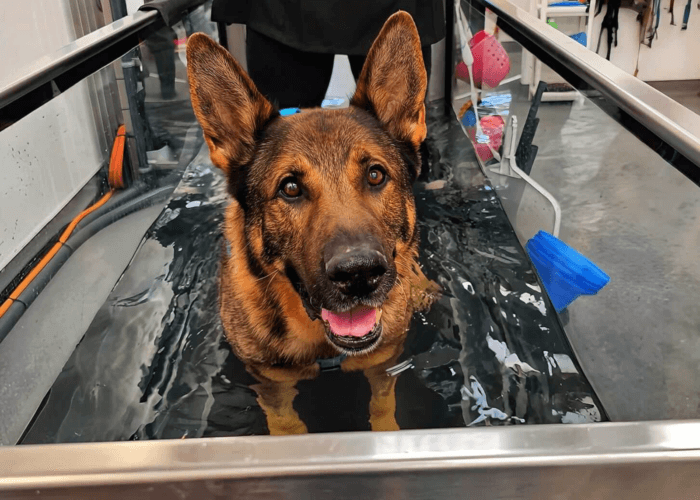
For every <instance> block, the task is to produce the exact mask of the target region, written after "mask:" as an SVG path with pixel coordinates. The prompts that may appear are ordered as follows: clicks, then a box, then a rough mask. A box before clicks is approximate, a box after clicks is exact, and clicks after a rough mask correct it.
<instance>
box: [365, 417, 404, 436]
mask: <svg viewBox="0 0 700 500" xmlns="http://www.w3.org/2000/svg"><path fill="white" fill-rule="evenodd" d="M369 424H370V426H371V427H372V430H373V431H374V432H381V431H398V430H400V428H399V424H397V423H396V418H394V416H393V415H391V416H384V417H370V419H369Z"/></svg>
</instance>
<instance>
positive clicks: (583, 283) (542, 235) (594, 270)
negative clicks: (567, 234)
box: [525, 231, 610, 312]
mask: <svg viewBox="0 0 700 500" xmlns="http://www.w3.org/2000/svg"><path fill="white" fill-rule="evenodd" d="M525 248H526V249H527V252H528V253H529V254H530V260H532V263H533V264H534V265H535V269H537V274H538V275H539V276H540V279H541V280H542V283H543V284H544V288H545V290H546V291H547V295H549V298H550V300H551V301H552V305H553V306H554V309H555V310H556V311H557V312H561V311H563V310H564V309H566V308H567V306H568V305H569V304H571V303H572V302H573V301H574V300H575V299H576V298H577V297H578V296H580V295H595V294H596V293H598V291H599V290H600V289H601V288H603V287H604V286H605V285H607V284H608V282H609V281H610V276H608V275H607V274H605V273H604V272H603V270H602V269H600V268H599V267H598V266H596V265H595V264H594V263H593V262H591V261H590V260H589V259H587V258H586V257H584V256H583V255H581V254H580V253H578V252H577V251H576V250H574V249H573V248H571V247H570V246H568V245H567V244H566V243H564V242H563V241H561V240H560V239H558V238H555V237H554V236H552V235H551V234H549V233H546V232H544V231H540V232H538V233H537V234H536V235H535V236H533V237H532V239H530V241H528V242H527V244H526V245H525Z"/></svg>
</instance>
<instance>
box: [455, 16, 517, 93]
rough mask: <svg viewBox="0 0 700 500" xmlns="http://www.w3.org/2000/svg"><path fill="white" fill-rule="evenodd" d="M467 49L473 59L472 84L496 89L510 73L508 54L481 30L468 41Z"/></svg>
mask: <svg viewBox="0 0 700 500" xmlns="http://www.w3.org/2000/svg"><path fill="white" fill-rule="evenodd" d="M469 47H470V48H471V50H472V57H473V58H474V67H473V68H472V71H473V72H474V84H475V85H476V86H478V87H481V86H482V84H484V83H485V84H486V85H488V86H489V87H490V88H496V87H497V86H498V84H499V83H501V81H502V80H503V79H504V78H505V77H506V76H507V75H508V72H509V71H510V58H509V57H508V53H507V52H506V50H505V49H504V48H503V46H502V45H501V44H500V42H499V41H498V40H496V37H495V36H493V35H491V34H489V33H486V32H485V31H483V30H482V31H479V32H478V33H477V34H476V35H474V37H473V38H472V39H471V40H469ZM465 69H466V68H465ZM467 79H468V77H467Z"/></svg>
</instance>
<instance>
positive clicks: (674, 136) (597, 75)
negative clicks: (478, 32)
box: [471, 0, 700, 182]
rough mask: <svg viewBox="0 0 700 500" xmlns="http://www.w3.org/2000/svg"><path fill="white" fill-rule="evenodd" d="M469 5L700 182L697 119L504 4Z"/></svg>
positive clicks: (481, 0)
mask: <svg viewBox="0 0 700 500" xmlns="http://www.w3.org/2000/svg"><path fill="white" fill-rule="evenodd" d="M471 2H473V3H474V4H476V5H477V6H479V7H481V8H488V9H489V10H491V11H492V12H494V13H495V14H496V15H497V16H498V25H499V26H501V27H502V28H503V29H504V31H505V32H506V33H508V34H509V35H511V36H512V37H514V38H515V39H516V40H517V41H519V42H520V43H521V44H523V45H524V46H525V47H526V48H527V49H528V50H530V51H531V52H533V53H534V54H535V56H536V57H539V58H540V59H542V60H543V61H544V62H545V63H547V62H548V61H552V60H554V61H556V62H557V63H558V64H557V66H563V67H564V68H565V69H566V70H568V71H570V72H571V73H572V74H574V75H576V76H577V77H578V78H580V79H581V80H583V81H584V82H586V83H587V84H588V85H589V86H590V87H591V88H593V89H595V90H597V91H599V92H600V93H601V94H602V95H603V96H604V97H605V98H606V99H607V100H608V101H610V102H611V103H613V104H615V105H616V106H618V107H619V108H620V109H621V110H623V111H624V112H626V113H627V114H628V115H629V116H630V117H631V118H632V119H633V120H635V121H637V122H639V124H640V125H642V126H643V127H645V128H646V129H648V130H649V131H650V132H652V133H653V134H655V135H656V136H658V137H659V138H660V139H661V140H663V141H664V142H666V143H667V144H668V145H670V146H671V147H672V148H674V149H675V150H676V151H678V152H679V153H680V154H681V155H683V156H684V157H685V158H687V159H688V160H689V162H691V163H692V164H693V165H694V170H695V172H691V173H690V175H689V173H688V172H684V173H686V175H689V176H693V175H695V176H696V177H695V179H698V178H700V136H699V134H700V116H698V115H697V114H695V113H693V112H692V111H690V110H689V109H687V108H685V107H684V106H682V105H681V104H678V103H677V102H676V101H674V100H673V99H671V98H669V97H667V96H666V95H664V94H662V93H661V92H659V91H658V90H656V89H654V88H652V87H651V86H649V85H648V84H646V83H645V82H643V81H641V80H639V79H638V78H636V77H634V76H632V75H630V74H629V73H627V72H625V71H623V70H621V69H619V68H617V67H616V66H615V65H613V64H612V63H611V62H610V61H607V60H605V59H604V58H602V57H600V56H599V55H597V54H595V53H594V52H592V51H590V50H588V49H586V48H585V47H583V46H582V45H581V44H579V43H578V42H576V41H574V40H572V39H571V38H569V37H568V36H566V35H565V34H564V33H561V32H560V31H558V30H556V29H554V28H552V27H551V26H549V25H547V24H546V23H544V22H542V21H541V20H539V19H537V18H535V17H534V16H533V15H531V14H529V13H528V12H526V11H524V10H522V9H520V8H518V7H516V6H515V5H513V4H511V3H510V2H508V0H471ZM554 69H558V68H554ZM563 76H566V75H563ZM696 182H697V180H696Z"/></svg>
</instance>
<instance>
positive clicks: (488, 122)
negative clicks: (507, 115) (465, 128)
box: [469, 115, 505, 162]
mask: <svg viewBox="0 0 700 500" xmlns="http://www.w3.org/2000/svg"><path fill="white" fill-rule="evenodd" d="M504 126H505V122H504V121H503V118H501V117H500V116H498V115H489V116H484V117H483V118H482V119H481V130H482V132H483V133H484V134H486V135H487V136H489V144H490V145H491V147H492V148H493V149H494V151H498V149H499V148H500V147H501V144H502V143H503V127H504ZM469 136H470V137H471V139H472V143H473V144H474V149H475V150H476V154H477V155H479V158H481V161H483V162H487V161H489V160H490V159H491V158H493V153H492V152H491V149H489V146H488V144H479V143H477V142H476V128H473V129H471V130H469Z"/></svg>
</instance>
